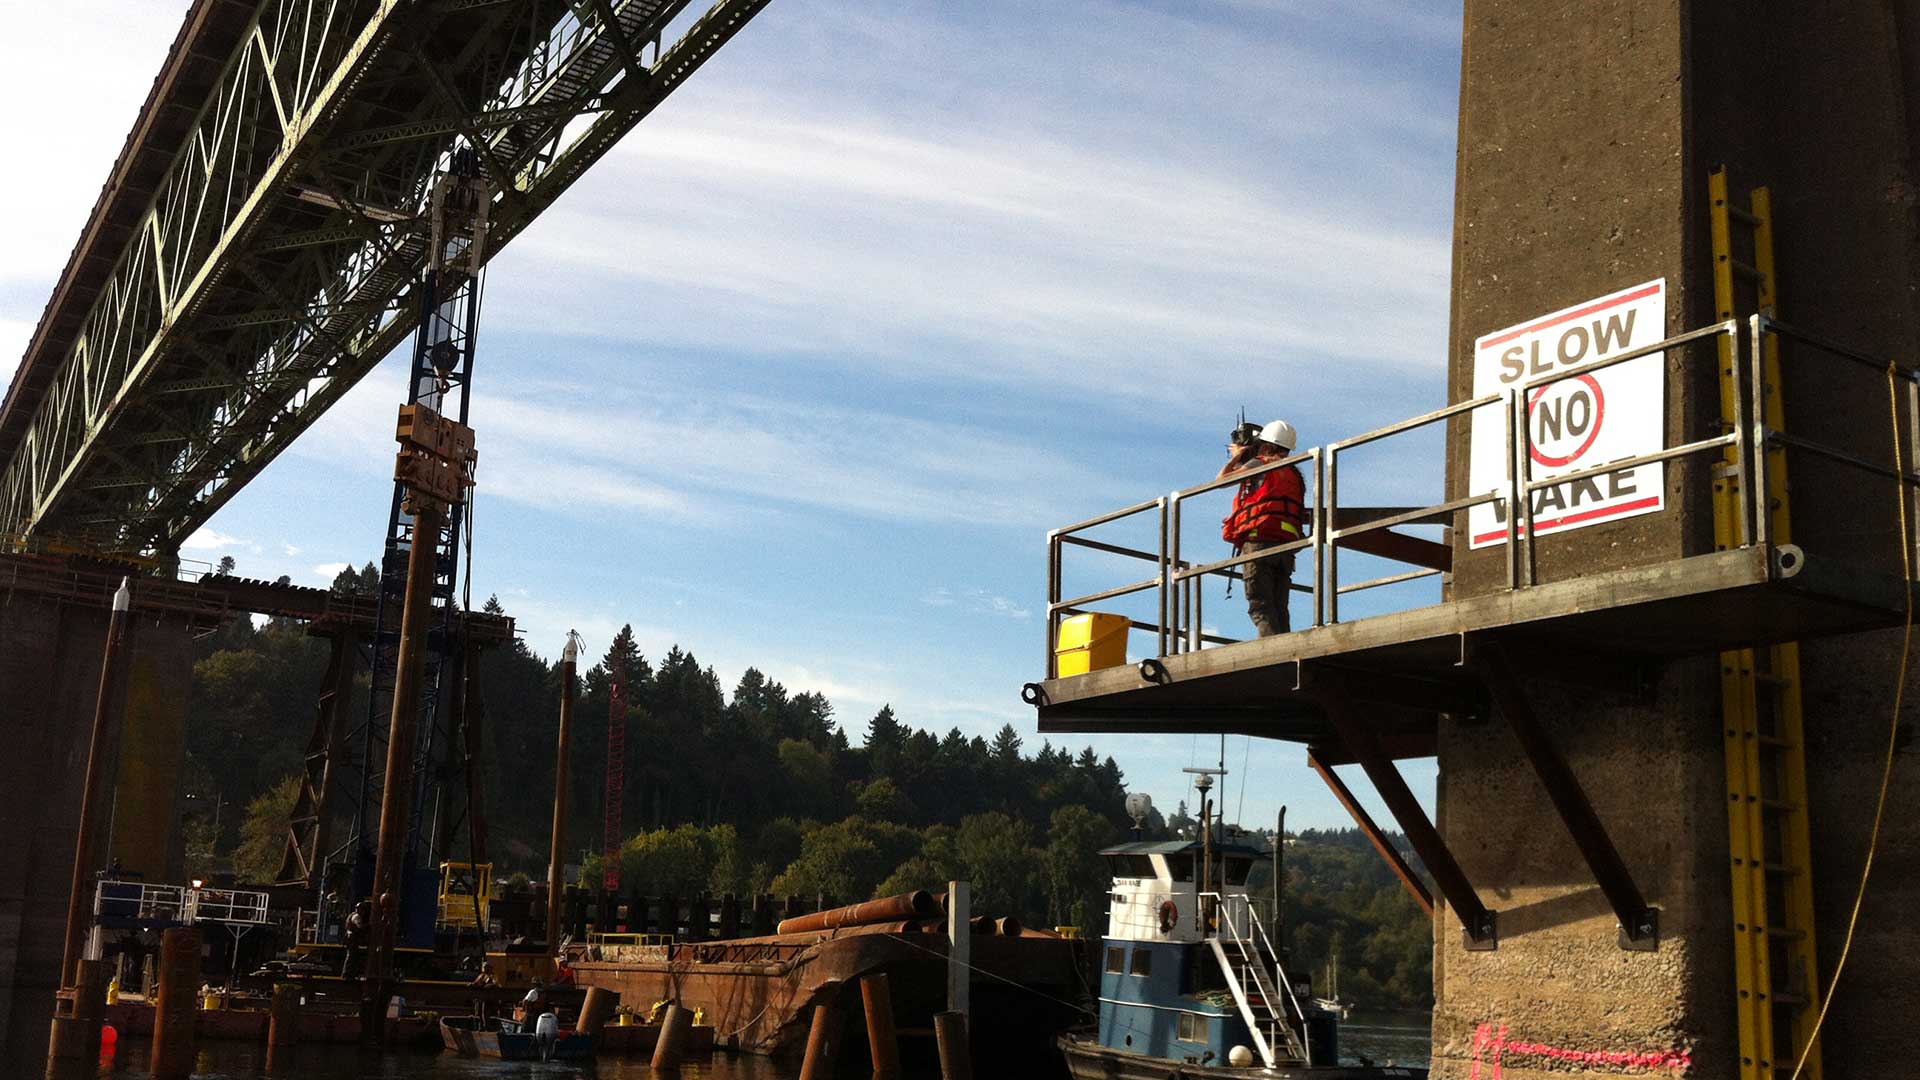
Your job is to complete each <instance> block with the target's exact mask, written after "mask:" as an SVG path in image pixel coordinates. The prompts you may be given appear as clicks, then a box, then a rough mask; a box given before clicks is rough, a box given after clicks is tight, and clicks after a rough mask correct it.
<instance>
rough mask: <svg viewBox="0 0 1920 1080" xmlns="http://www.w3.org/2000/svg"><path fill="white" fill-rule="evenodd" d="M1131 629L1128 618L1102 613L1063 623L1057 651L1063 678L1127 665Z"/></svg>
mask: <svg viewBox="0 0 1920 1080" xmlns="http://www.w3.org/2000/svg"><path fill="white" fill-rule="evenodd" d="M1129 626H1131V621H1130V620H1128V618H1127V617H1126V616H1125V615H1104V614H1100V613H1098V612H1089V613H1087V614H1085V615H1070V616H1068V617H1067V618H1066V619H1064V620H1062V621H1061V623H1060V638H1059V643H1058V644H1057V645H1056V646H1055V648H1054V651H1053V654H1054V662H1055V665H1056V666H1057V667H1058V669H1059V672H1060V677H1061V678H1065V677H1066V676H1068V675H1085V674H1086V673H1087V672H1089V671H1098V670H1100V669H1101V668H1110V667H1119V666H1120V665H1122V664H1124V663H1126V662H1127V629H1128V627H1129Z"/></svg>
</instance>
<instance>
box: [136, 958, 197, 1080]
mask: <svg viewBox="0 0 1920 1080" xmlns="http://www.w3.org/2000/svg"><path fill="white" fill-rule="evenodd" d="M199 991H200V931H199V930H198V929H196V928H194V927H190V926H180V927H174V928H172V929H170V930H165V931H163V932H162V933H161V935H160V1000H159V1002H158V1004H156V1005H155V1007H154V1010H153V1049H152V1052H151V1053H150V1054H149V1055H148V1060H149V1062H150V1066H149V1067H150V1068H151V1069H152V1071H153V1080H187V1078H188V1077H190V1076H192V1075H193V1064H194V1059H195V1058H196V1057H197V1056H198V1054H199V1042H200V1029H199V1024H200V993H199Z"/></svg>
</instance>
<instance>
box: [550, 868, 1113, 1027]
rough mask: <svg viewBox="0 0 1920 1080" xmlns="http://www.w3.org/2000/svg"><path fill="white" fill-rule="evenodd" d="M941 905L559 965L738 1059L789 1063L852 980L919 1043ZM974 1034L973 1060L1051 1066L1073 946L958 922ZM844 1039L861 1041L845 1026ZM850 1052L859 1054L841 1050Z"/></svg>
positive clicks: (794, 922)
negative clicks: (881, 993)
mask: <svg viewBox="0 0 1920 1080" xmlns="http://www.w3.org/2000/svg"><path fill="white" fill-rule="evenodd" d="M939 906H940V897H939V896H938V895H936V894H928V893H924V892H921V893H908V894H904V895H902V896H899V897H890V898H887V899H885V900H876V901H872V902H869V903H867V904H858V905H852V906H849V907H842V908H836V909H832V910H828V911H822V912H817V913H813V914H811V915H806V916H802V917H800V918H797V919H788V920H786V921H784V922H782V923H781V924H780V925H779V927H778V929H777V931H776V932H775V933H773V934H770V935H764V936H759V937H746V938H736V939H733V940H728V941H709V942H674V941H661V940H658V939H657V938H656V939H653V940H627V939H629V938H634V939H639V938H641V937H642V936H640V935H601V936H598V937H597V938H596V939H595V940H592V941H590V942H589V943H588V944H587V945H585V946H579V947H575V949H574V950H573V954H572V956H571V957H570V958H569V966H570V967H571V969H572V971H573V975H574V979H575V980H576V983H577V984H578V985H579V986H581V987H589V988H590V987H596V986H597V987H604V988H606V989H609V990H612V991H615V992H617V993H618V994H619V995H620V998H621V1000H622V1001H623V1002H625V1003H627V1004H628V1005H629V1006H632V1007H634V1008H637V1009H642V1010H644V1009H647V1008H648V1007H649V1006H651V1005H652V1004H654V1003H657V1002H670V1003H672V1004H677V1005H679V1006H680V1007H682V1008H686V1009H696V1010H699V1012H700V1014H701V1015H702V1016H703V1018H704V1019H703V1021H702V1022H703V1023H706V1024H710V1025H712V1026H713V1028H714V1030H715V1033H716V1043H717V1044H718V1045H720V1046H723V1047H725V1048H727V1049H731V1050H736V1051H740V1052H744V1053H753V1054H764V1055H769V1056H773V1057H777V1058H797V1057H799V1055H800V1054H801V1053H802V1051H803V1050H804V1048H805V1046H806V1042H807V1035H808V1028H809V1024H810V1022H811V1018H812V1016H813V1012H814V1008H815V1006H819V1005H831V1004H841V1005H843V1006H844V1007H845V1008H847V1009H848V1010H854V1009H857V1008H858V1007H859V1006H858V1002H859V1000H860V993H859V989H858V984H859V981H860V980H861V979H862V978H863V977H865V976H868V975H874V974H885V975H886V976H887V980H888V982H889V983H890V985H891V988H892V999H893V1000H892V1005H893V1015H894V1017H895V1019H896V1022H897V1024H898V1030H899V1032H900V1034H901V1036H903V1037H905V1038H911V1037H914V1036H920V1037H922V1038H925V1039H927V1040H929V1041H930V1040H931V1038H932V1033H933V1016H934V1014H935V1013H937V1012H940V1011H941V1010H943V1009H945V1008H946V992H947V974H948V942H949V938H948V934H947V930H946V925H945V923H944V922H943V921H941V915H940V910H939ZM970 929H971V931H972V932H971V934H970V935H969V942H968V945H969V960H968V964H969V968H970V974H971V978H970V983H971V988H970V992H971V1000H972V1013H973V1030H974V1031H976V1032H978V1031H989V1032H992V1033H993V1038H992V1040H991V1043H990V1044H988V1043H985V1042H982V1041H981V1040H976V1041H975V1047H974V1049H975V1054H976V1056H977V1057H979V1058H980V1059H982V1060H983V1061H989V1060H993V1059H996V1058H1000V1057H1002V1056H1006V1057H1011V1058H1017V1059H1019V1060H1024V1061H1026V1062H1028V1063H1031V1062H1033V1061H1035V1060H1043V1059H1052V1058H1054V1057H1055V1051H1054V1050H1053V1048H1052V1040H1053V1037H1054V1035H1055V1034H1057V1033H1058V1032H1060V1031H1061V1030H1063V1029H1065V1028H1068V1027H1071V1026H1073V1025H1074V1024H1076V1023H1079V1022H1082V1021H1084V1020H1085V1018H1086V1017H1087V1016H1088V1015H1089V1010H1090V1008H1091V998H1092V994H1091V993H1090V989H1091V987H1090V983H1089V978H1090V976H1089V970H1090V968H1089V963H1090V961H1089V959H1088V958H1089V955H1090V954H1089V953H1088V952H1087V950H1086V948H1085V942H1084V941H1082V940H1079V939H1077V938H1070V937H1062V936H1061V935H1059V934H1055V933H1052V932H1049V931H1043V930H1030V929H1026V928H1023V927H1021V926H1020V925H1019V923H1018V921H1017V920H1014V919H1011V918H1003V919H988V918H984V917H976V918H973V919H971V920H970ZM845 1034H846V1036H847V1038H848V1039H849V1040H850V1041H851V1042H854V1043H857V1042H858V1040H860V1039H861V1038H863V1037H864V1036H863V1034H862V1025H860V1024H859V1023H857V1022H849V1023H847V1024H846V1026H845ZM848 1052H849V1053H853V1052H857V1051H856V1050H855V1048H854V1047H853V1046H849V1048H848Z"/></svg>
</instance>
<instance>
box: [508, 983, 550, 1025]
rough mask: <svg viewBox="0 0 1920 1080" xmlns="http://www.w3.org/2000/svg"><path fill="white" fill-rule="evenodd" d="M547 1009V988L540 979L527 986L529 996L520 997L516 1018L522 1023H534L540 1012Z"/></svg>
mask: <svg viewBox="0 0 1920 1080" xmlns="http://www.w3.org/2000/svg"><path fill="white" fill-rule="evenodd" d="M546 1011H547V988H546V986H545V985H543V984H542V983H541V982H540V980H539V979H535V980H533V985H532V986H529V987H528V988H527V996H526V997H523V998H521V999H520V1005H519V1007H518V1008H517V1009H516V1010H515V1014H514V1019H515V1020H518V1021H520V1022H521V1023H522V1024H532V1023H533V1022H534V1021H535V1020H536V1019H538V1018H539V1016H540V1014H541V1013H543V1012H546Z"/></svg>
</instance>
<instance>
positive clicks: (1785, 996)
mask: <svg viewBox="0 0 1920 1080" xmlns="http://www.w3.org/2000/svg"><path fill="white" fill-rule="evenodd" d="M1771 997H1772V1000H1773V1003H1774V1004H1775V1005H1777V1006H1780V1007H1782V1008H1788V1009H1804V1008H1806V1007H1807V1000H1808V999H1807V995H1805V994H1798V993H1794V992H1793V991H1787V992H1785V993H1775V994H1773V995H1771Z"/></svg>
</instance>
